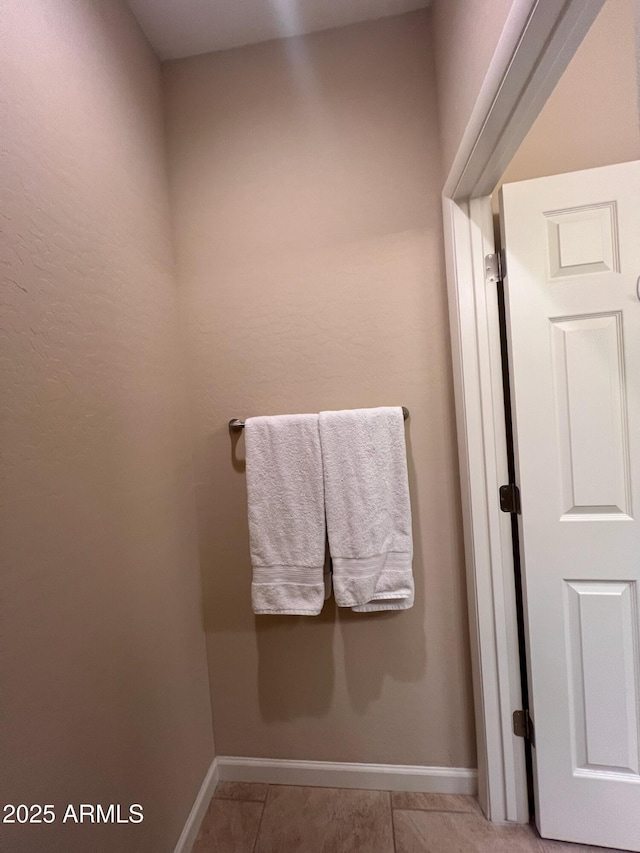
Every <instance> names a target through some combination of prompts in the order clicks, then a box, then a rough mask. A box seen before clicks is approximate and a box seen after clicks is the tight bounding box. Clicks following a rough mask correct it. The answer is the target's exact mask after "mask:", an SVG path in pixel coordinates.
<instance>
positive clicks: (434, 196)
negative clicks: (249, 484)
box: [163, 12, 475, 766]
mask: <svg viewBox="0 0 640 853" xmlns="http://www.w3.org/2000/svg"><path fill="white" fill-rule="evenodd" d="M163 67H164V69H165V83H166V99H167V117H168V134H169V162H170V175H171V182H172V204H173V211H174V216H175V226H176V242H177V249H178V258H179V272H180V279H181V282H180V284H181V289H182V293H183V295H184V313H185V322H186V327H187V337H188V341H189V345H190V361H191V366H192V377H191V385H192V399H193V406H192V408H193V415H194V418H193V421H194V437H195V461H196V481H197V501H198V513H199V522H200V537H201V538H200V543H201V560H202V574H203V584H204V590H205V609H206V627H207V636H208V651H209V666H210V675H211V684H212V702H213V709H214V731H215V735H216V746H217V748H218V752H219V753H221V754H232V755H252V756H272V757H281V758H301V759H324V760H339V761H371V762H391V763H401V764H402V763H407V764H428V765H456V766H474V765H475V753H474V737H473V731H472V719H473V714H472V710H473V709H472V696H471V687H470V674H469V659H468V636H467V617H466V612H465V586H464V575H463V564H462V546H461V529H460V527H461V524H460V509H459V497H458V472H457V462H456V452H455V429H454V414H453V401H452V389H451V366H450V360H449V341H448V334H447V329H448V323H447V313H446V312H447V309H446V296H445V282H444V271H443V262H442V230H441V229H442V226H441V218H440V201H439V189H440V179H441V171H440V160H439V155H438V136H437V118H436V107H435V102H434V79H433V68H432V47H431V38H430V31H429V16H428V14H427V13H425V12H419V13H415V14H410V15H407V16H403V17H398V18H392V19H387V20H383V21H378V22H374V23H367V24H358V25H355V26H352V27H347V28H344V29H340V30H334V31H328V32H324V33H318V34H315V35H312V36H310V37H308V38H304V39H295V40H287V41H278V42H270V43H265V44H260V45H254V46H251V47H247V48H241V49H237V50H231V51H227V52H223V53H217V54H210V55H206V56H200V57H195V58H192V59H188V60H179V61H174V62H170V63H168V64H166V65H165V66H163ZM391 404H404V405H406V406H408V407H409V408H410V410H411V421H410V423H409V425H408V429H407V432H408V436H409V464H410V472H411V496H412V504H413V512H414V530H415V552H416V556H415V563H414V567H415V574H416V587H417V595H416V604H415V607H414V608H413V609H412V610H409V611H407V612H403V613H395V614H382V615H361V614H353V613H351V612H348V611H347V612H343V611H340V612H336V609H335V607H334V604H333V601H330V602H328V603H327V604H326V605H325V609H324V612H323V614H322V615H321V616H320V617H318V618H314V619H310V618H293V617H279V618H278V617H269V616H267V617H264V616H263V617H257V618H255V617H254V616H253V615H252V613H251V604H250V579H251V569H250V563H249V552H248V538H247V522H246V490H245V474H244V465H243V461H242V460H243V454H244V440H243V438H242V437H240V438H239V439H237V438H231V437H230V435H229V432H228V429H227V422H228V420H229V419H230V418H231V417H247V416H250V415H257V414H276V413H286V412H296V411H302V412H304V411H319V410H320V409H331V408H351V407H359V406H378V405H391Z"/></svg>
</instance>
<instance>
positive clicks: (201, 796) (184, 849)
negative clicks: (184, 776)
mask: <svg viewBox="0 0 640 853" xmlns="http://www.w3.org/2000/svg"><path fill="white" fill-rule="evenodd" d="M218 781H219V776H218V759H217V758H214V759H213V761H212V762H211V765H210V766H209V769H208V770H207V774H206V776H205V777H204V780H203V782H202V785H200V790H199V791H198V795H197V796H196V799H195V801H194V803H193V806H192V808H191V811H190V812H189V817H188V818H187V822H186V823H185V825H184V829H183V830H182V832H181V833H180V838H179V839H178V843H177V844H176V846H175V849H174V853H191V850H192V848H193V845H194V842H195V840H196V838H197V836H198V832H199V831H200V824H201V823H202V821H203V820H204V816H205V814H206V812H207V809H208V808H209V803H210V802H211V797H213V792H214V791H215V789H216V785H217V784H218Z"/></svg>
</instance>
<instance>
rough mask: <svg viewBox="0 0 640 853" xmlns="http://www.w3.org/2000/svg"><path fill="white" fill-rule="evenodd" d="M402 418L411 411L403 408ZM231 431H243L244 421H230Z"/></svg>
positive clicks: (232, 419)
mask: <svg viewBox="0 0 640 853" xmlns="http://www.w3.org/2000/svg"><path fill="white" fill-rule="evenodd" d="M402 416H403V418H404V419H405V421H406V420H408V419H409V409H407V407H406V406H403V407H402ZM229 429H230V430H231V431H232V432H239V431H240V430H241V429H244V421H241V420H239V418H231V420H230V421H229Z"/></svg>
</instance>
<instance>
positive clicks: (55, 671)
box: [0, 0, 213, 853]
mask: <svg viewBox="0 0 640 853" xmlns="http://www.w3.org/2000/svg"><path fill="white" fill-rule="evenodd" d="M0 26H1V27H2V29H3V33H2V35H1V38H0V43H1V44H2V56H1V64H0V91H2V98H1V101H2V106H1V110H2V112H1V113H0V122H1V137H2V154H1V157H2V167H1V174H2V178H1V179H0V210H1V214H0V220H1V222H2V231H3V232H4V233H3V235H2V242H1V251H0V270H1V275H2V293H1V297H0V303H1V312H2V318H1V326H0V328H1V336H0V347H1V350H2V358H0V371H1V380H0V381H1V383H2V393H1V399H2V403H1V405H2V414H1V418H0V430H1V433H0V443H1V446H2V453H3V471H2V489H1V490H0V527H1V530H2V543H1V551H2V581H1V584H2V590H1V598H2V625H1V634H2V639H1V641H0V649H1V651H0V658H1V666H2V671H1V673H0V683H1V700H0V701H1V718H2V722H1V726H0V730H1V736H2V740H3V743H2V748H1V750H0V752H1V755H2V758H1V760H0V777H1V781H0V790H1V791H2V801H3V803H6V802H13V803H52V804H55V805H56V806H57V808H58V820H57V821H56V823H55V824H54V825H53V826H43V825H41V826H39V827H38V826H16V827H13V828H12V827H10V826H8V825H6V824H5V825H3V826H2V827H1V830H2V836H3V839H2V842H0V846H2V849H3V850H7V851H9V850H11V851H25V853H27V851H28V853H32V851H36V850H42V851H44V850H46V851H47V853H56V851H60V853H63V851H64V853H73V851H79V853H80V851H81V853H86V851H88V850H91V851H92V853H100V851H104V853H118V852H120V853H124V851H130V853H147V851H148V853H162V851H167V852H168V851H171V850H173V847H174V845H175V842H176V840H177V837H178V834H179V832H180V830H181V828H182V826H183V824H184V821H185V820H186V817H187V815H188V813H189V809H190V808H191V805H192V803H193V800H194V797H195V795H196V793H197V791H198V788H199V786H200V784H201V782H202V779H203V777H204V774H205V772H206V769H207V767H208V765H209V763H210V761H211V758H212V755H213V743H212V736H211V715H210V704H209V696H208V679H207V669H206V652H205V644H204V637H203V632H202V614H201V603H200V600H201V599H200V590H199V573H198V554H197V544H196V532H195V525H194V512H193V486H192V473H191V468H190V458H189V452H188V435H187V432H186V430H185V417H184V404H183V381H182V376H181V371H180V364H179V358H178V354H177V353H178V341H177V334H176V333H177V329H176V290H175V286H174V280H173V278H172V271H171V264H172V260H171V251H170V229H169V217H168V196H167V191H166V178H165V170H164V159H163V155H164V152H163V145H162V138H163V130H162V114H161V87H160V74H159V67H158V64H157V62H156V60H155V58H154V57H153V55H152V54H151V51H150V50H149V48H148V46H147V44H146V42H145V41H144V39H143V38H142V36H141V35H140V32H139V30H138V28H137V25H136V24H135V23H134V21H133V19H132V17H131V15H130V13H129V12H128V10H127V8H126V6H125V4H124V3H121V2H118V0H116V2H90V0H40V1H39V2H38V3H30V2H23V0H6V2H3V3H2V22H1V24H0ZM81 802H82V803H98V802H99V803H102V804H105V805H106V804H109V803H120V804H123V805H124V807H125V809H124V811H125V814H126V813H127V811H128V805H129V804H130V803H132V802H133V803H141V804H142V805H143V806H144V813H145V819H144V822H143V823H142V824H140V825H138V826H123V825H120V826H117V825H115V826H106V827H97V826H91V825H85V826H75V825H73V824H66V825H63V824H62V822H61V820H62V813H60V810H61V809H62V810H63V809H64V806H65V805H66V804H67V803H75V804H77V803H81Z"/></svg>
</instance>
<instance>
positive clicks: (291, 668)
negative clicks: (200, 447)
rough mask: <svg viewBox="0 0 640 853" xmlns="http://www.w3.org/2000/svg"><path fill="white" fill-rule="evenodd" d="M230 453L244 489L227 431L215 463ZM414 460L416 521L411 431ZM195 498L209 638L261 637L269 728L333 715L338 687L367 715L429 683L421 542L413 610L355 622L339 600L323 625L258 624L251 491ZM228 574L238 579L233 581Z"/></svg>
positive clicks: (204, 490)
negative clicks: (387, 690) (381, 702)
mask: <svg viewBox="0 0 640 853" xmlns="http://www.w3.org/2000/svg"><path fill="white" fill-rule="evenodd" d="M223 443H224V446H225V447H226V455H227V458H226V460H221V461H222V464H226V465H227V466H229V464H231V467H232V468H233V470H234V472H235V474H234V479H235V477H238V478H240V477H242V479H243V481H244V472H245V462H244V459H243V458H242V455H241V454H242V449H243V440H242V434H241V433H240V434H236V433H231V434H229V432H228V430H227V429H226V428H224V427H223V428H221V429H220V430H218V431H217V432H216V433H215V434H214V436H212V444H213V445H214V446H215V450H216V452H217V454H221V452H222V450H221V445H222V444H223ZM229 443H230V447H231V450H230V454H231V459H229ZM217 454H216V455H217ZM407 456H408V466H409V488H410V493H411V506H412V512H413V516H414V518H418V517H419V512H418V509H419V507H418V495H417V488H416V476H415V468H414V464H413V460H412V453H411V440H410V435H409V429H408V426H407ZM213 464H216V463H215V462H214V463H213ZM197 490H198V492H199V494H198V507H199V526H200V547H201V567H202V582H203V590H204V625H205V630H206V631H207V633H209V634H212V633H221V632H231V633H250V634H253V635H254V636H255V643H256V653H257V697H258V703H259V708H260V716H261V718H262V719H263V720H264V721H265V722H277V721H280V722H282V721H290V720H294V719H297V718H300V717H316V718H317V717H323V716H325V715H327V713H328V712H329V709H330V708H331V705H332V702H333V699H334V692H335V690H336V687H337V685H336V679H337V678H338V677H343V678H344V681H345V685H344V686H343V689H346V693H347V695H348V697H349V703H350V705H351V707H352V708H353V710H354V711H356V712H357V713H358V714H360V715H362V714H364V713H365V712H366V711H367V709H368V708H369V706H370V705H371V704H372V703H373V702H375V700H377V699H378V698H379V697H380V696H381V694H382V692H383V689H384V685H385V681H386V680H387V679H391V680H392V681H396V682H399V681H400V682H416V681H420V680H422V679H423V678H424V674H425V669H426V652H425V647H426V640H425V632H424V616H425V613H424V610H425V605H424V600H425V594H424V577H423V573H424V559H423V554H422V548H421V544H420V537H418V536H415V535H414V548H415V551H414V562H413V566H414V577H415V583H416V596H415V604H414V606H413V607H412V608H411V609H410V610H407V611H400V612H386V613H385V612H383V613H371V614H361V613H354V612H352V611H351V610H349V609H346V608H338V607H336V604H335V600H334V599H333V597H331V598H329V599H328V600H327V601H326V602H325V605H324V607H323V610H322V613H321V614H320V615H319V616H317V617H312V618H310V617H304V616H300V617H295V616H293V617H292V616H254V615H253V614H252V612H251V564H250V557H249V533H248V524H247V511H246V487H245V486H244V482H243V483H242V484H240V483H238V488H232V489H230V490H229V492H228V493H227V495H225V500H223V501H221V500H219V497H218V500H217V501H216V500H214V495H213V493H212V492H214V491H215V487H214V486H212V485H206V486H200V487H197ZM214 507H215V508H214ZM221 530H224V531H226V535H225V536H224V538H220V536H219V535H216V531H221ZM238 543H240V545H239V544H238ZM230 566H233V567H235V570H231V571H230V570H229V567H230ZM336 629H337V630H336ZM340 645H341V646H342V648H340ZM338 673H340V675H338ZM251 677H253V676H252V675H250V674H249V673H247V672H239V673H238V679H243V680H244V679H247V678H251Z"/></svg>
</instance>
